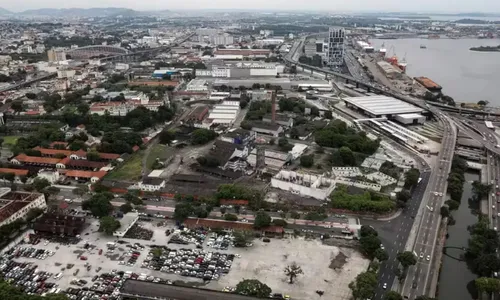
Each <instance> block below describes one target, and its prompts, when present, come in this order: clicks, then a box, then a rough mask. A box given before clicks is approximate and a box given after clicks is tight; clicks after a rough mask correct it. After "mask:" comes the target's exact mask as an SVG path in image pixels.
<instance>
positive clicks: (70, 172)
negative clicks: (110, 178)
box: [66, 170, 107, 179]
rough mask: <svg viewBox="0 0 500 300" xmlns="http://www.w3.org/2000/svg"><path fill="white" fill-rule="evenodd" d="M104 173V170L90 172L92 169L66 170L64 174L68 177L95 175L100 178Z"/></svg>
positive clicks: (89, 176) (90, 176)
mask: <svg viewBox="0 0 500 300" xmlns="http://www.w3.org/2000/svg"><path fill="white" fill-rule="evenodd" d="M106 174H107V172H106V171H97V172H92V171H80V170H68V171H67V172H66V176H68V177H78V178H92V177H97V178H99V179H101V178H102V177H104V175H106Z"/></svg>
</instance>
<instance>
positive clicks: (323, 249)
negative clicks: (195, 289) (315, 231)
mask: <svg viewBox="0 0 500 300" xmlns="http://www.w3.org/2000/svg"><path fill="white" fill-rule="evenodd" d="M230 250H231V249H230ZM234 250H236V249H234ZM239 253H240V254H241V259H239V260H235V261H234V263H233V265H232V267H231V271H230V272H229V274H228V275H226V276H224V277H222V278H221V279H219V281H213V282H211V283H210V284H209V285H208V287H209V288H213V289H216V290H218V289H222V288H224V287H225V286H231V287H234V286H236V284H238V282H240V281H241V280H243V279H258V280H260V281H261V282H263V283H265V284H267V285H268V286H269V287H270V288H271V289H272V290H273V292H278V293H283V294H288V295H290V297H292V299H307V300H312V299H329V300H347V299H350V298H351V291H350V289H349V287H348V285H349V283H350V282H351V281H352V280H353V279H354V278H355V277H356V276H357V275H358V274H359V273H361V272H363V271H365V270H366V269H367V268H368V263H369V261H368V260H366V259H364V258H363V257H362V256H361V255H360V254H359V253H358V252H356V251H355V250H353V249H349V248H338V247H332V246H327V245H323V244H322V243H321V242H320V241H319V240H312V241H309V240H304V239H303V238H287V239H282V240H276V239H272V240H271V242H270V243H264V242H261V241H255V242H254V245H253V247H251V248H246V249H241V250H239ZM339 253H342V254H343V255H345V256H346V262H345V264H344V265H343V267H342V268H340V269H337V270H334V269H331V268H330V267H329V266H330V264H331V262H332V260H333V259H335V258H337V255H339ZM342 254H341V256H342ZM293 262H295V263H297V264H298V265H299V266H301V267H302V270H303V272H304V274H303V275H299V277H298V278H297V280H296V282H294V283H293V284H289V283H288V278H287V277H286V276H285V273H284V269H285V267H286V266H288V265H290V264H292V263H293ZM316 290H322V291H324V292H325V293H324V295H323V297H320V296H319V295H318V294H316Z"/></svg>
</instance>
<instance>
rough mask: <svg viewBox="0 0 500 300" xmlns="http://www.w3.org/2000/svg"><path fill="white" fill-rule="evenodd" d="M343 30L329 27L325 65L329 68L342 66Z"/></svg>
mask: <svg viewBox="0 0 500 300" xmlns="http://www.w3.org/2000/svg"><path fill="white" fill-rule="evenodd" d="M344 39H345V30H344V28H342V27H330V30H329V32H328V52H327V55H326V59H327V61H326V63H327V65H328V66H330V67H340V66H342V65H343V64H344Z"/></svg>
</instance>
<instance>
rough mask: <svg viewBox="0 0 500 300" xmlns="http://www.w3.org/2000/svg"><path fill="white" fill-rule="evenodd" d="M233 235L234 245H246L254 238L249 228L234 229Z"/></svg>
mask: <svg viewBox="0 0 500 300" xmlns="http://www.w3.org/2000/svg"><path fill="white" fill-rule="evenodd" d="M233 237H234V240H233V243H234V246H235V247H246V246H247V245H248V244H249V243H250V242H251V241H252V240H253V239H254V237H255V234H254V233H253V232H251V231H249V230H235V231H233Z"/></svg>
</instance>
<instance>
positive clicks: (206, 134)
mask: <svg viewBox="0 0 500 300" xmlns="http://www.w3.org/2000/svg"><path fill="white" fill-rule="evenodd" d="M215 137H217V133H215V131H213V130H209V129H205V128H199V129H196V130H195V131H193V133H192V134H191V143H192V144H193V145H203V144H206V143H208V142H210V141H211V140H213V139H215Z"/></svg>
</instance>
